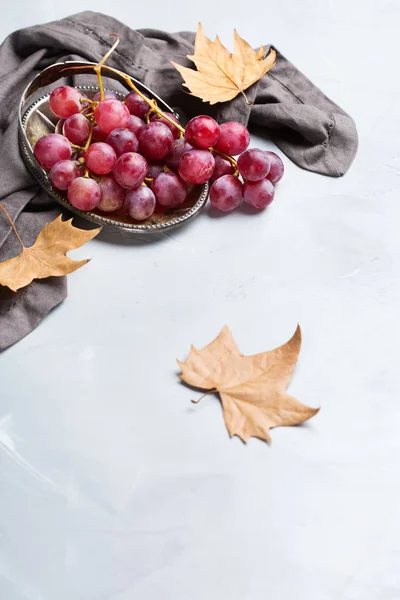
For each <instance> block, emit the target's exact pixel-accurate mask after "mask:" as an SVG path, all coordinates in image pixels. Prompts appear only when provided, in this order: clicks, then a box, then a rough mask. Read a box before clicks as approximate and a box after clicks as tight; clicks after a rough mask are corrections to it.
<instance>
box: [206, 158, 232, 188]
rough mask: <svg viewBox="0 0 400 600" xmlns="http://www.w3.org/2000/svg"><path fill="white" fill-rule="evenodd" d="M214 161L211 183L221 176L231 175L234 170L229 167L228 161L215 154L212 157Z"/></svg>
mask: <svg viewBox="0 0 400 600" xmlns="http://www.w3.org/2000/svg"><path fill="white" fill-rule="evenodd" d="M214 160H215V169H214V172H213V174H212V177H211V182H214V181H216V180H217V179H219V178H220V177H222V175H233V174H234V172H235V168H234V167H233V166H232V165H231V163H230V162H229V160H227V159H226V158H224V157H223V156H219V155H218V154H216V155H215V156H214Z"/></svg>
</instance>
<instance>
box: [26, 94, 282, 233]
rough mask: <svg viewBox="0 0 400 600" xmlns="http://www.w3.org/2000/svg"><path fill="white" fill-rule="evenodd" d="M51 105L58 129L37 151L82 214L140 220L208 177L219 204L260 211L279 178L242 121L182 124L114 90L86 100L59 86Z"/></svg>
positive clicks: (272, 158) (272, 157)
mask: <svg viewBox="0 0 400 600" xmlns="http://www.w3.org/2000/svg"><path fill="white" fill-rule="evenodd" d="M49 103H50V108H51V110H52V112H53V113H54V114H55V115H56V116H57V117H59V119H60V121H59V122H58V125H57V128H56V131H58V133H51V134H49V135H45V136H43V137H42V138H40V139H39V140H38V141H37V142H36V144H35V147H34V153H35V156H36V158H37V160H38V162H39V163H40V165H41V166H42V167H44V168H45V169H47V170H48V171H49V178H50V181H51V183H52V184H53V186H54V187H55V188H57V189H58V190H66V191H67V195H68V200H69V202H70V203H71V204H72V205H73V206H74V207H76V208H78V209H80V210H83V211H91V210H94V209H98V210H100V211H102V212H105V213H113V212H117V211H121V210H124V211H125V213H126V214H128V215H129V216H130V217H131V218H132V219H134V220H136V221H143V220H145V219H148V218H149V217H150V216H151V215H152V214H153V212H154V210H155V209H156V206H157V204H158V205H159V206H161V207H164V208H176V207H179V206H180V205H181V204H183V203H184V202H185V200H186V198H187V195H188V191H189V189H190V187H191V186H192V185H193V184H194V185H198V184H204V183H205V182H206V181H210V182H211V184H212V185H211V189H210V202H211V204H212V205H213V206H214V207H215V208H216V209H218V210H221V211H224V212H228V211H231V210H234V209H235V208H236V207H237V206H238V205H239V204H240V203H241V201H242V200H244V201H245V202H246V203H247V204H249V205H251V206H253V207H255V208H257V209H262V208H265V207H266V206H268V204H270V203H271V202H272V200H273V198H274V185H275V184H276V183H277V182H278V181H279V180H280V179H281V178H282V176H283V170H284V167H283V163H282V161H281V159H280V158H279V156H277V155H276V154H275V153H274V152H267V151H263V150H259V149H256V148H254V149H251V150H248V149H247V148H248V145H249V143H250V134H249V132H248V130H247V129H246V127H244V126H243V125H241V124H240V123H236V122H229V123H223V124H222V125H218V123H217V122H216V121H215V120H214V119H212V118H211V117H208V116H205V115H200V116H197V117H194V118H193V119H192V120H191V121H189V123H188V125H187V126H186V128H185V129H183V128H182V127H181V126H180V123H179V121H178V119H177V118H176V116H175V115H174V114H172V113H168V112H164V113H162V112H161V111H160V110H159V109H158V108H157V106H156V104H155V103H154V101H152V100H150V99H147V98H146V97H142V95H140V94H138V93H136V92H134V91H132V92H131V93H129V94H128V95H127V96H126V97H125V98H124V100H121V99H120V98H118V96H117V95H116V94H115V93H114V92H111V91H105V92H104V98H103V99H101V96H100V92H98V93H97V94H95V95H94V96H93V98H92V99H89V98H87V97H86V96H85V94H83V93H82V92H81V91H80V90H78V89H76V88H74V87H71V86H61V87H58V88H57V89H55V90H54V91H53V92H52V93H51V95H50V101H49ZM237 155H239V158H238V159H237V160H235V159H234V158H233V156H237ZM240 176H241V177H242V178H243V182H242V181H241V179H240Z"/></svg>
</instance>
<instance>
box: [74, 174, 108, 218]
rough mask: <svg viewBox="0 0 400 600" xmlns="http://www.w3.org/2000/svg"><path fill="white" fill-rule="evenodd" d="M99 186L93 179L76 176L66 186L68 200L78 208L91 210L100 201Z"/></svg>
mask: <svg viewBox="0 0 400 600" xmlns="http://www.w3.org/2000/svg"><path fill="white" fill-rule="evenodd" d="M100 196H101V194H100V187H99V184H98V183H96V181H94V180H93V179H89V178H87V177H77V178H76V179H74V181H73V182H72V183H71V185H70V186H69V188H68V200H69V201H70V202H71V204H72V206H75V208H79V209H80V210H93V209H94V208H96V206H97V205H98V203H99V202H100Z"/></svg>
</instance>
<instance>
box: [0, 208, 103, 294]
mask: <svg viewBox="0 0 400 600" xmlns="http://www.w3.org/2000/svg"><path fill="white" fill-rule="evenodd" d="M0 208H2V210H3V211H4V212H5V213H6V215H7V217H8V218H9V220H10V222H11V225H12V227H13V229H14V232H15V234H16V235H17V237H18V239H19V241H20V243H21V246H22V250H21V253H20V254H19V255H18V256H15V257H14V258H10V259H9V260H6V261H4V262H2V263H0V285H4V286H7V287H9V288H10V289H11V290H12V291H13V292H16V291H17V290H19V289H20V288H22V287H25V286H26V285H28V284H29V283H31V281H32V280H33V279H44V278H46V277H51V276H58V277H59V276H61V275H67V274H68V273H72V272H73V271H76V270H77V269H79V268H80V267H82V266H83V265H85V264H86V263H87V262H89V260H90V259H86V260H72V258H69V257H68V256H66V253H67V252H68V251H69V250H74V249H75V248H79V247H80V246H83V244H86V242H88V241H89V240H92V239H93V238H94V237H95V236H96V235H97V234H98V233H99V232H100V231H101V227H100V228H98V229H91V230H89V231H86V230H84V229H78V228H77V227H74V226H73V225H72V219H70V220H69V221H63V220H62V217H61V215H60V216H59V217H57V219H55V220H54V221H52V222H51V223H48V224H47V225H45V226H44V228H43V229H42V231H41V232H40V233H39V235H38V237H37V238H36V241H35V243H34V244H33V246H31V247H29V248H27V247H26V246H24V244H23V242H22V240H21V238H20V236H19V234H18V232H17V230H16V228H15V225H14V224H13V222H12V220H11V218H10V216H9V215H8V213H7V212H6V210H5V209H4V207H3V206H2V205H0Z"/></svg>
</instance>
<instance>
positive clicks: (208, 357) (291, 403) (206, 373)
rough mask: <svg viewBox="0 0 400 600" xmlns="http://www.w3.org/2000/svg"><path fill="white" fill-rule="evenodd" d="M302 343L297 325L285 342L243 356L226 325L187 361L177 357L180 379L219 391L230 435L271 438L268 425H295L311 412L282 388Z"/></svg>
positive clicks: (193, 350)
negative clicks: (271, 348) (273, 347)
mask: <svg viewBox="0 0 400 600" xmlns="http://www.w3.org/2000/svg"><path fill="white" fill-rule="evenodd" d="M300 346H301V331H300V327H297V329H296V332H295V333H294V335H293V337H292V338H291V339H290V340H289V341H288V342H287V343H286V344H284V345H283V346H280V347H279V348H275V349H274V350H270V351H269V352H262V353H260V354H254V355H253V356H244V355H243V354H241V353H240V351H239V349H238V347H237V345H236V343H235V341H234V339H233V337H232V334H231V332H230V329H229V327H224V328H223V329H222V331H221V333H220V334H219V335H218V336H217V337H216V338H215V340H213V341H212V342H211V343H210V344H208V345H207V346H205V348H203V349H202V350H197V349H196V348H194V347H193V346H192V347H191V349H190V352H189V356H188V359H187V360H186V361H185V362H180V361H178V364H179V366H180V368H181V369H182V374H181V376H180V377H181V379H182V380H183V381H184V382H185V383H187V384H189V385H191V386H193V387H197V388H201V389H206V390H212V391H218V392H219V393H220V396H221V403H222V407H223V413H224V420H225V425H226V428H227V429H228V432H229V434H230V436H233V435H237V436H239V437H240V438H241V439H242V440H243V441H244V442H247V440H248V439H249V438H250V437H258V438H260V439H262V440H265V441H267V442H270V441H271V437H270V435H269V430H270V429H271V428H273V427H277V426H280V425H297V424H299V423H303V422H304V421H307V419H310V418H311V417H312V416H313V415H315V414H316V413H317V412H318V411H319V409H318V408H310V407H309V406H306V405H305V404H302V403H301V402H299V401H298V400H296V398H293V397H292V396H289V394H287V393H286V387H287V386H288V384H289V381H290V379H291V377H292V374H293V371H294V368H295V366H296V363H297V358H298V355H299V352H300Z"/></svg>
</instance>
